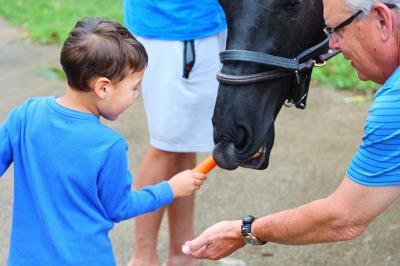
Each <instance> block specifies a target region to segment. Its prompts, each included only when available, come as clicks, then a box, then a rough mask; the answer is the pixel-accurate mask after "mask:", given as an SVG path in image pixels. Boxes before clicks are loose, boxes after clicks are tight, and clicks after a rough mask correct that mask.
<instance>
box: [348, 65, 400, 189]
mask: <svg viewBox="0 0 400 266" xmlns="http://www.w3.org/2000/svg"><path fill="white" fill-rule="evenodd" d="M346 174H347V176H348V177H349V178H350V179H352V180H353V181H355V182H357V183H359V184H363V185H367V186H393V185H400V68H397V70H396V71H395V72H394V73H393V74H392V76H391V77H390V78H389V79H388V80H387V81H386V82H385V84H384V85H383V86H382V88H380V89H379V90H378V91H377V93H376V96H375V100H374V102H373V104H372V106H371V108H370V110H369V112H368V117H367V121H366V123H365V134H364V137H363V140H362V143H361V145H360V146H359V148H358V151H357V153H356V154H355V155H354V157H353V159H352V161H351V163H350V165H349V167H348V169H347V173H346Z"/></svg>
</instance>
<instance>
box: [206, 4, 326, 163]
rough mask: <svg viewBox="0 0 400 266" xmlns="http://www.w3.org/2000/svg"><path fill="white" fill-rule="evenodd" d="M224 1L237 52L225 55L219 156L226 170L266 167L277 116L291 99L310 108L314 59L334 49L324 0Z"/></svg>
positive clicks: (230, 44) (217, 113)
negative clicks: (329, 44) (328, 35)
mask: <svg viewBox="0 0 400 266" xmlns="http://www.w3.org/2000/svg"><path fill="white" fill-rule="evenodd" d="M220 3H221V5H222V7H223V9H224V11H225V13H226V17H227V23H228V40H227V50H231V51H229V52H225V53H222V54H221V61H222V62H223V68H222V70H221V73H220V74H219V75H218V80H219V81H220V86H219V89H218V97H217V102H216V106H215V110H214V116H213V125H214V141H215V144H216V146H215V149H214V151H213V156H214V158H215V159H216V161H217V163H218V165H219V166H220V167H223V168H225V169H235V168H237V167H238V166H239V165H240V166H243V167H249V168H255V169H265V168H266V167H267V166H268V161H269V155H270V152H271V149H272V145H273V142H274V136H275V133H274V121H275V118H276V116H277V115H278V113H279V111H280V109H281V107H282V105H283V104H284V103H285V101H286V100H288V101H289V102H290V103H292V104H293V105H295V106H296V107H298V108H304V107H305V100H306V96H307V92H308V86H309V82H310V76H311V70H312V67H313V63H314V62H313V60H311V59H313V58H316V56H317V55H319V54H321V53H323V52H326V50H327V48H328V47H327V39H326V40H325V35H324V34H323V30H322V29H323V26H324V20H323V7H322V0H253V1H247V0H234V1H233V0H220ZM324 40H325V41H324ZM318 44H320V45H318ZM316 45H317V46H316ZM309 48H311V49H310V50H309ZM232 50H233V51H232ZM248 51H252V52H258V53H251V52H250V53H249V52H248ZM303 52H304V53H303ZM266 54H267V55H266ZM271 55H273V56H271Z"/></svg>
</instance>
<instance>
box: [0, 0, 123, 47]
mask: <svg viewBox="0 0 400 266" xmlns="http://www.w3.org/2000/svg"><path fill="white" fill-rule="evenodd" d="M0 15H1V16H3V17H5V18H6V19H7V20H8V21H10V22H11V23H13V24H15V25H18V26H22V27H23V28H24V29H26V31H27V32H28V35H29V36H30V37H31V38H32V39H34V40H37V41H40V42H46V43H47V42H52V43H54V42H55V43H60V44H61V43H62V42H63V41H64V39H65V38H66V37H67V35H68V33H69V31H70V30H71V29H72V28H73V27H74V26H75V24H76V22H77V21H78V20H80V19H81V18H83V17H89V16H90V17H91V16H96V17H105V18H110V19H113V20H116V21H118V22H122V18H123V16H122V0H116V1H110V0H95V1H89V0H88V1H83V0H82V1H81V0H0Z"/></svg>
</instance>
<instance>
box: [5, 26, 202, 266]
mask: <svg viewBox="0 0 400 266" xmlns="http://www.w3.org/2000/svg"><path fill="white" fill-rule="evenodd" d="M60 61H61V65H62V67H63V69H64V72H65V74H66V76H67V80H68V89H67V91H66V93H65V95H64V96H63V97H59V98H56V97H45V98H35V99H29V100H27V101H26V102H25V103H24V104H23V105H21V106H19V107H17V108H15V109H14V110H13V111H12V112H11V113H10V114H9V116H8V118H7V120H6V121H5V122H4V123H3V124H2V125H1V127H0V176H2V175H3V174H4V172H5V171H6V170H7V168H8V167H9V166H10V164H11V163H13V162H14V175H15V178H14V206H13V222H12V230H11V240H10V248H9V250H10V253H9V258H8V265H10V266H12V265H41V266H46V265H51V266H53V265H57V266H62V265H96V266H99V265H107V266H108V265H115V260H114V256H113V252H112V247H111V241H110V239H109V237H108V232H109V231H110V230H111V229H112V228H113V226H114V223H115V222H119V221H122V220H125V219H128V218H131V217H134V216H137V215H140V214H143V213H146V212H150V211H154V210H156V209H157V208H160V207H163V206H165V205H167V204H169V203H171V202H172V201H173V199H174V198H177V197H183V196H188V195H190V194H192V193H193V192H194V191H195V190H197V189H198V188H200V186H201V185H202V184H203V181H204V180H205V178H206V176H205V175H203V174H198V173H194V172H192V171H185V172H182V173H179V174H177V175H176V176H174V177H172V178H171V179H170V180H169V181H167V182H166V181H164V182H161V183H160V184H157V185H154V186H149V187H146V188H144V189H141V190H137V191H132V190H131V182H132V181H131V179H132V178H131V174H130V172H129V170H128V162H127V156H126V150H127V143H126V141H125V140H124V138H123V137H122V136H121V135H119V134H118V133H117V132H115V131H114V130H112V129H110V128H108V127H106V126H104V125H103V124H102V123H101V122H100V120H99V117H100V116H102V117H104V118H105V119H108V120H116V119H117V118H118V116H119V115H120V114H121V113H122V112H123V111H125V110H126V109H127V108H128V107H129V106H130V105H131V104H132V103H133V101H134V100H135V99H136V98H137V97H138V93H139V92H138V86H139V84H140V82H141V80H142V76H143V72H144V69H145V67H146V65H147V54H146V51H145V49H144V47H143V46H142V45H141V44H140V43H139V42H138V41H137V40H136V39H135V38H134V37H133V36H132V35H131V34H130V33H129V31H128V30H126V29H125V28H124V27H122V26H121V25H119V24H118V23H115V22H112V21H108V20H103V19H98V18H89V19H84V20H81V21H79V22H78V23H77V24H76V26H75V28H74V29H73V30H72V31H71V33H70V34H69V36H68V38H67V39H66V41H65V42H64V46H63V48H62V51H61V58H60Z"/></svg>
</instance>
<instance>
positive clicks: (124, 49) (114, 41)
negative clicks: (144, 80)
mask: <svg viewBox="0 0 400 266" xmlns="http://www.w3.org/2000/svg"><path fill="white" fill-rule="evenodd" d="M147 61H148V57H147V53H146V50H145V48H144V47H143V45H142V44H141V43H140V42H138V41H137V40H136V39H135V37H133V35H132V34H131V33H130V32H129V31H128V30H127V29H126V28H125V27H123V26H122V25H120V24H119V23H117V22H114V21H111V20H106V19H102V18H86V19H82V20H80V21H78V23H76V25H75V27H74V28H73V29H72V31H71V32H70V33H69V35H68V38H67V39H66V40H65V42H64V45H63V48H62V50H61V57H60V62H61V65H62V67H63V69H64V72H65V74H66V76H67V80H68V85H69V86H70V87H72V88H73V89H76V90H81V91H90V90H91V88H90V80H91V79H92V78H94V77H98V76H100V77H106V78H108V79H110V80H112V81H117V82H118V81H120V80H122V79H123V78H124V77H125V76H126V75H128V74H129V73H131V72H136V71H141V70H143V69H144V68H145V67H146V66H147Z"/></svg>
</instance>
